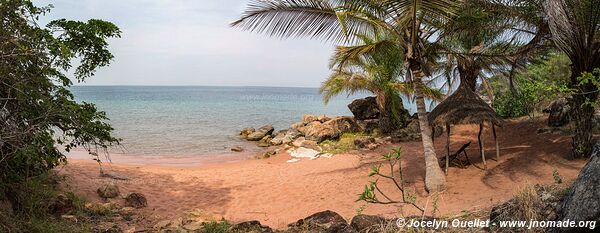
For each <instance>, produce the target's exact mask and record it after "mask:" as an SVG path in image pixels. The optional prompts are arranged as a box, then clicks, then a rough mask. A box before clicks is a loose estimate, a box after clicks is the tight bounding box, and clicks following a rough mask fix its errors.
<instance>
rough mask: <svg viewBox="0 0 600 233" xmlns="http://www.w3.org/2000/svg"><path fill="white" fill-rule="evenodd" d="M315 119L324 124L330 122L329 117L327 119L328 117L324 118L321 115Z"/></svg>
mask: <svg viewBox="0 0 600 233" xmlns="http://www.w3.org/2000/svg"><path fill="white" fill-rule="evenodd" d="M317 119H318V120H319V122H321V123H325V122H326V121H329V120H331V117H328V116H325V115H321V116H319V117H318V118H317Z"/></svg>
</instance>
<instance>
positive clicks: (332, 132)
mask: <svg viewBox="0 0 600 233" xmlns="http://www.w3.org/2000/svg"><path fill="white" fill-rule="evenodd" d="M299 131H300V132H302V134H304V137H305V138H306V139H308V140H313V141H317V142H322V141H325V140H327V139H337V138H338V137H339V136H340V131H338V130H336V129H335V128H333V126H330V125H325V124H313V125H307V126H304V127H301V128H300V129H299Z"/></svg>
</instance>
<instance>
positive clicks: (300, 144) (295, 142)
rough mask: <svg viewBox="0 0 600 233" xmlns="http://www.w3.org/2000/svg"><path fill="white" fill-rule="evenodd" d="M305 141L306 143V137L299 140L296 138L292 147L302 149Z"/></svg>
mask: <svg viewBox="0 0 600 233" xmlns="http://www.w3.org/2000/svg"><path fill="white" fill-rule="evenodd" d="M304 141H306V138H305V137H299V138H296V140H294V142H292V145H293V146H295V147H301V146H302V143H303V142H304Z"/></svg>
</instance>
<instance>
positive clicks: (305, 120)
mask: <svg viewBox="0 0 600 233" xmlns="http://www.w3.org/2000/svg"><path fill="white" fill-rule="evenodd" d="M315 121H319V117H317V116H315V115H310V114H306V115H304V116H302V123H304V124H305V125H306V124H310V123H312V122H315Z"/></svg>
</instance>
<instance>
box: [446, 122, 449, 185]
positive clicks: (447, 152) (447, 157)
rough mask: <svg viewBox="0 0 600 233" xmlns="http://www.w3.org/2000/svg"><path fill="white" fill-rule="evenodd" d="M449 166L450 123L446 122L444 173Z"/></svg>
mask: <svg viewBox="0 0 600 233" xmlns="http://www.w3.org/2000/svg"><path fill="white" fill-rule="evenodd" d="M449 166H450V124H446V175H448V167H449Z"/></svg>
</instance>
